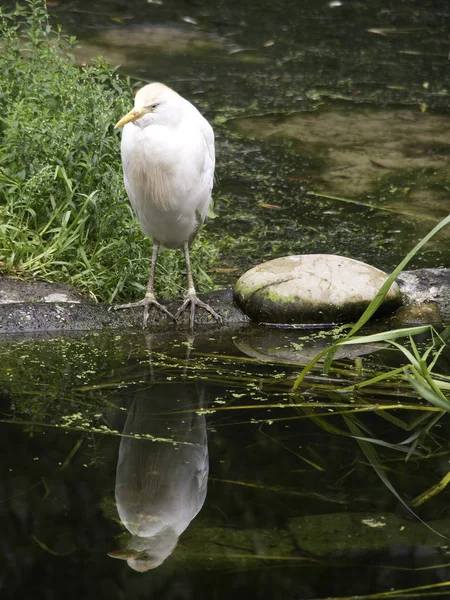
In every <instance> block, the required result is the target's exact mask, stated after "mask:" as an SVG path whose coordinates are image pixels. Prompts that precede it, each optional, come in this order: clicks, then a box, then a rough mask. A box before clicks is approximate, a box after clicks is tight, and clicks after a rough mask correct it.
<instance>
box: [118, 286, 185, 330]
mask: <svg viewBox="0 0 450 600" xmlns="http://www.w3.org/2000/svg"><path fill="white" fill-rule="evenodd" d="M137 306H143V307H144V320H143V322H142V327H144V328H145V326H146V325H147V321H148V316H149V312H150V306H154V307H155V308H157V309H158V310H160V311H161V312H163V313H164V314H166V315H167V316H168V317H170V318H171V319H173V320H174V321H175V322H177V319H178V318H177V317H175V316H174V315H173V314H172V313H171V312H170V311H169V310H167V308H166V307H165V306H164V304H160V303H159V302H158V300H157V299H156V298H155V294H153V293H149V292H147V294H145V296H144V298H143V299H142V300H139V302H129V303H128V304H116V305H115V306H112V307H111V308H112V309H113V310H120V309H122V308H135V307H137Z"/></svg>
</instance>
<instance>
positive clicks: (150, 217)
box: [115, 83, 222, 328]
mask: <svg viewBox="0 0 450 600" xmlns="http://www.w3.org/2000/svg"><path fill="white" fill-rule="evenodd" d="M123 125H125V127H124V129H123V135H122V145H121V153H122V164H123V173H124V181H125V187H126V190H127V193H128V196H129V198H130V202H131V204H132V205H133V208H134V210H135V212H136V216H137V218H138V219H139V222H140V224H141V227H142V231H143V232H144V233H145V234H146V235H149V236H151V237H152V238H153V255H152V262H151V269H150V279H149V281H148V284H147V293H146V294H145V297H144V299H143V300H140V301H139V302H132V303H129V304H122V305H119V306H116V307H115V308H130V307H133V306H143V307H144V327H145V325H146V323H147V320H148V314H149V307H150V306H151V305H153V306H156V307H157V308H159V309H160V310H162V311H163V312H165V313H166V314H168V315H170V316H173V315H171V314H170V313H169V311H168V310H167V309H166V307H165V306H163V305H162V304H160V303H159V302H158V301H157V300H156V298H155V294H154V281H155V267H156V261H157V258H158V251H159V246H160V245H163V246H165V247H166V248H182V249H183V250H184V257H185V261H186V271H187V279H188V291H187V295H186V298H185V300H184V302H183V304H182V306H181V308H180V309H179V310H178V312H177V314H176V316H175V319H177V318H178V317H179V316H180V314H181V313H182V312H183V311H184V310H185V308H186V307H187V306H188V305H189V304H190V306H191V310H190V325H191V328H192V327H193V326H194V318H195V308H196V306H199V307H201V308H204V309H206V310H207V311H208V312H209V313H211V315H212V316H213V317H215V318H216V319H217V320H218V321H221V320H222V318H221V317H220V315H218V314H217V313H216V311H215V310H213V309H212V308H211V306H209V305H208V304H206V303H204V302H202V301H201V300H199V298H198V297H197V293H196V291H195V287H194V280H193V277H192V271H191V263H190V257H189V247H190V245H191V244H192V242H193V241H194V239H195V237H196V235H197V233H198V230H199V229H200V227H201V225H202V223H203V221H204V220H205V217H206V214H207V212H208V206H209V204H210V201H211V190H212V187H213V179H214V165H215V150H214V132H213V130H212V127H211V125H210V124H209V123H208V121H207V120H206V119H205V118H204V117H203V116H202V115H201V114H200V113H199V111H198V110H197V109H196V108H195V107H194V106H193V105H192V104H191V103H190V102H188V101H187V100H185V99H184V98H182V97H181V96H180V95H179V94H177V93H176V92H174V91H173V90H171V89H170V88H168V87H167V86H165V85H163V84H162V83H151V84H149V85H146V86H145V87H143V88H142V89H140V90H139V91H138V93H137V94H136V98H135V103H134V108H133V110H131V111H130V112H129V113H128V114H127V115H125V117H123V119H121V120H120V121H119V122H118V123H117V125H116V128H117V127H122V126H123Z"/></svg>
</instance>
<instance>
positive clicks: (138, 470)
mask: <svg viewBox="0 0 450 600" xmlns="http://www.w3.org/2000/svg"><path fill="white" fill-rule="evenodd" d="M203 398H204V389H203V387H202V386H201V385H199V384H196V383H194V384H192V383H187V382H181V383H180V382H178V383H173V384H171V383H167V382H166V383H158V384H153V385H152V386H151V387H150V388H147V389H145V390H142V391H138V392H137V393H136V394H135V395H134V397H133V400H132V404H131V407H130V409H129V411H128V415H127V419H126V423H125V427H124V429H123V434H124V437H122V440H121V442H120V449H119V458H118V462H117V473H116V486H115V497H116V504H117V510H118V513H119V516H120V519H121V521H122V523H123V524H124V525H125V527H126V528H127V530H128V531H129V532H130V533H131V539H129V541H128V543H127V548H126V549H125V550H124V551H122V550H120V551H115V552H111V553H110V556H112V557H114V558H120V559H123V560H126V561H127V563H128V565H129V566H130V567H131V568H132V569H134V570H136V571H141V572H143V571H147V570H149V569H154V568H155V567H158V566H159V565H161V564H162V563H163V562H164V561H165V560H166V558H167V557H168V556H169V555H170V554H171V553H172V552H173V551H174V549H175V547H176V545H177V542H178V538H179V536H180V535H181V534H182V533H183V531H184V530H185V529H186V528H187V527H188V526H189V523H190V522H191V521H192V519H193V518H194V517H195V516H196V515H197V514H198V512H199V511H200V509H201V508H202V506H203V503H204V501H205V498H206V490H207V481H208V471H209V460H208V445H207V434H206V421H205V417H204V415H203V414H199V412H198V411H199V409H201V408H202V407H203V402H204V401H203Z"/></svg>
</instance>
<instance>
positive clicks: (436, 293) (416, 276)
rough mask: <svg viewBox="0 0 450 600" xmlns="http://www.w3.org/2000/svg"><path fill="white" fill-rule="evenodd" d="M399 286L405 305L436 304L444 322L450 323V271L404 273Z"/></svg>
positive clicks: (401, 274)
mask: <svg viewBox="0 0 450 600" xmlns="http://www.w3.org/2000/svg"><path fill="white" fill-rule="evenodd" d="M397 281H398V284H399V287H400V291H401V294H402V297H403V301H404V303H405V304H417V305H422V304H428V303H430V302H432V303H434V304H436V305H437V306H438V308H439V312H440V316H441V319H442V320H443V321H447V322H448V321H450V269H417V270H416V271H404V272H403V273H400V275H399V276H398V279H397Z"/></svg>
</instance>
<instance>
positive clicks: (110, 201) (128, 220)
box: [0, 0, 217, 302]
mask: <svg viewBox="0 0 450 600" xmlns="http://www.w3.org/2000/svg"><path fill="white" fill-rule="evenodd" d="M75 44H76V39H75V38H73V37H69V36H67V35H65V34H64V33H63V32H62V31H61V29H60V28H59V27H57V28H55V27H53V26H52V25H51V24H50V22H49V18H48V14H47V11H46V7H45V3H44V2H43V1H42V0H27V2H26V3H25V4H24V5H18V6H17V7H16V9H15V10H13V11H11V12H7V11H5V10H4V9H2V8H0V115H1V117H0V273H3V274H14V275H19V276H23V277H36V278H43V279H46V280H48V281H52V282H64V283H71V284H73V285H76V286H77V287H78V288H79V289H81V290H84V291H87V292H89V294H90V295H91V296H92V297H93V298H95V299H97V300H101V301H109V302H111V301H113V300H115V299H125V298H127V299H133V298H135V297H139V296H141V295H142V290H143V289H144V288H145V283H146V281H147V278H148V271H149V265H150V260H149V259H150V255H151V241H150V240H149V239H147V238H145V237H144V236H143V235H142V233H141V231H140V227H139V224H138V222H137V220H136V218H135V217H134V214H133V211H132V209H131V207H130V205H129V203H128V199H127V196H126V192H125V189H124V186H123V179H122V167H121V161H120V150H119V147H120V144H119V135H118V133H117V132H115V131H114V130H113V125H114V123H115V122H116V121H117V120H118V119H119V118H120V117H121V116H122V115H123V114H124V113H125V112H127V111H128V110H129V108H130V105H131V102H132V93H131V85H130V82H129V81H128V80H124V79H122V78H120V77H119V76H118V74H117V72H116V71H117V69H114V68H111V67H109V66H108V65H107V64H106V63H105V62H104V61H103V60H102V59H101V58H99V59H98V60H97V62H96V63H94V64H92V65H90V66H83V67H78V66H76V65H75V64H74V59H73V56H72V54H71V51H72V48H73V47H74V45H75ZM216 254H217V251H216V249H215V247H213V246H212V245H211V244H207V243H206V242H205V240H204V239H203V238H201V239H200V241H198V242H197V244H196V250H195V251H194V256H193V259H194V262H193V268H194V270H195V272H196V273H195V275H196V279H197V282H198V284H199V288H200V289H202V288H203V289H205V288H208V287H211V280H210V278H209V277H208V275H207V274H206V273H205V272H204V271H203V270H202V269H201V268H200V267H199V264H202V265H203V266H205V265H206V266H207V265H208V264H210V263H211V262H212V261H213V260H214V258H215V256H216ZM183 264H184V263H183V257H182V253H181V252H174V251H171V252H165V253H163V254H162V256H161V260H160V262H159V263H158V269H159V276H158V277H157V284H159V286H160V287H159V290H158V292H159V294H161V295H163V296H165V297H168V296H172V295H175V294H177V293H178V292H179V290H180V288H184V287H185V281H184V271H183V268H182V266H183Z"/></svg>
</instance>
